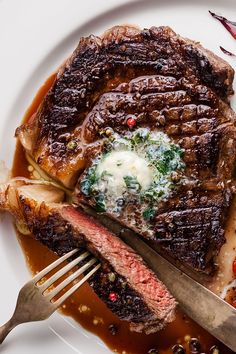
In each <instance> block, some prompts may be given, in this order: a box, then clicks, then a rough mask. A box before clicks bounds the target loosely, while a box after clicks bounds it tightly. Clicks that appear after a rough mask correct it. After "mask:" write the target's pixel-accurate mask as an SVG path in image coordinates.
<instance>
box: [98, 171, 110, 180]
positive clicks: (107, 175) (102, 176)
mask: <svg viewBox="0 0 236 354" xmlns="http://www.w3.org/2000/svg"><path fill="white" fill-rule="evenodd" d="M109 176H110V177H111V176H112V174H111V173H109V172H107V171H103V172H102V174H101V176H100V178H101V179H104V178H105V177H109Z"/></svg>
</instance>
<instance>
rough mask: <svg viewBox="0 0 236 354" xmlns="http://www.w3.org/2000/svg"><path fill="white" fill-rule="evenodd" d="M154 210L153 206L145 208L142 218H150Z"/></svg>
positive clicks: (153, 214)
mask: <svg viewBox="0 0 236 354" xmlns="http://www.w3.org/2000/svg"><path fill="white" fill-rule="evenodd" d="M155 213H156V212H155V210H154V209H153V208H146V209H145V210H144V212H143V218H144V219H145V220H151V219H153V217H154V216H155Z"/></svg>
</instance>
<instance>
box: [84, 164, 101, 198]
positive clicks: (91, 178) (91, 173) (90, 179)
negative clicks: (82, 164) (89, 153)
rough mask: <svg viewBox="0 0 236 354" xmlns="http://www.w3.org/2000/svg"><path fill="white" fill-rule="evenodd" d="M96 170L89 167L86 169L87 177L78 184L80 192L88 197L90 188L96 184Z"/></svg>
mask: <svg viewBox="0 0 236 354" xmlns="http://www.w3.org/2000/svg"><path fill="white" fill-rule="evenodd" d="M97 179H98V177H97V174H96V168H95V167H90V168H89V169H88V173H87V175H86V176H85V177H84V178H83V179H82V181H81V182H80V190H81V192H82V193H84V194H85V195H87V196H89V195H90V194H91V189H92V186H93V185H94V184H95V183H96V182H97Z"/></svg>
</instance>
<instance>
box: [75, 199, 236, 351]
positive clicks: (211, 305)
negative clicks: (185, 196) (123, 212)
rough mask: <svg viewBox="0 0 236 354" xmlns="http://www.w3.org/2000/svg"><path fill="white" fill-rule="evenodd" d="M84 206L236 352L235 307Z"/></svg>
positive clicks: (188, 311)
mask: <svg viewBox="0 0 236 354" xmlns="http://www.w3.org/2000/svg"><path fill="white" fill-rule="evenodd" d="M81 207H82V208H83V209H85V210H86V212H87V213H89V214H91V215H92V216H93V217H95V218H96V219H98V220H99V221H100V222H101V223H102V224H103V225H104V226H105V227H107V228H108V229H109V230H110V231H112V232H113V233H114V234H116V235H118V236H119V237H120V238H121V239H122V240H123V241H124V242H125V243H127V244H128V245H129V246H130V247H131V248H132V249H133V250H135V251H136V252H137V253H138V254H139V255H140V256H141V257H142V258H143V259H144V260H145V262H146V263H147V264H148V266H149V267H150V268H151V269H152V270H153V271H154V273H155V274H156V275H157V277H158V279H160V280H161V281H162V282H163V283H164V284H165V285H166V287H167V288H168V290H169V291H170V292H171V294H172V295H173V296H174V297H175V299H176V300H177V301H178V303H179V306H180V307H181V309H182V310H183V311H184V312H185V313H186V315H188V316H189V317H190V318H192V319H193V320H194V321H195V322H197V323H198V324H199V325H200V326H201V327H203V328H204V329H206V330H207V331H208V332H209V333H211V334H212V335H213V336H214V337H215V338H217V339H219V340H220V341H221V342H222V343H224V344H225V345H226V346H227V347H229V348H230V349H231V350H233V351H234V352H236V309H235V308H234V307H233V306H231V305H229V304H228V303H227V302H225V301H224V300H222V299H221V298H220V297H219V296H217V295H215V294H214V293H213V292H211V291H210V290H208V289H207V288H206V287H204V286H203V285H201V284H200V283H198V282H197V281H196V280H194V279H192V278H191V277H190V276H189V275H187V274H186V273H184V272H183V271H182V270H180V269H178V268H176V267H175V266H174V265H173V264H172V263H170V262H169V261H168V260H167V259H165V258H164V257H162V256H161V255H160V254H159V253H157V252H156V251H155V250H154V249H153V248H151V247H150V246H149V245H148V244H147V243H146V242H145V241H143V240H142V239H141V238H140V237H139V236H138V234H136V233H135V232H134V231H132V230H130V229H127V228H122V226H121V224H119V223H118V222H117V221H115V220H113V219H110V218H109V217H107V216H106V215H104V214H100V215H99V214H97V213H95V212H94V210H93V209H91V208H90V207H88V206H85V205H81Z"/></svg>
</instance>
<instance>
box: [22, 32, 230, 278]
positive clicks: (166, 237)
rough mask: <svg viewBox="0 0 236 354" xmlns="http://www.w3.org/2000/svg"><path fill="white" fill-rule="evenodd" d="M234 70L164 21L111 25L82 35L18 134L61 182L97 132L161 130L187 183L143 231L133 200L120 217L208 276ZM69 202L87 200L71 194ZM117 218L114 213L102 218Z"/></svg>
mask: <svg viewBox="0 0 236 354" xmlns="http://www.w3.org/2000/svg"><path fill="white" fill-rule="evenodd" d="M233 75H234V72H233V69H232V68H231V67H230V66H229V65H228V64H227V63H226V62H225V61H223V60H222V59H220V58H218V57H216V56H215V55H214V54H213V53H211V52H209V51H207V50H205V49H204V48H202V47H201V46H200V45H199V44H197V43H195V42H193V41H190V40H188V39H184V38H181V37H180V36H178V35H176V34H175V33H174V32H173V31H172V30H171V29H170V28H168V27H159V28H156V27H152V28H151V29H148V30H143V31H141V30H139V29H136V28H134V27H125V26H124V27H114V28H113V29H111V30H110V31H107V32H106V33H105V34H104V35H103V37H101V38H98V37H94V36H90V37H88V38H83V39H82V40H81V41H80V43H79V46H78V48H77V49H76V50H75V52H74V53H73V55H72V57H71V58H70V59H69V60H68V61H67V63H66V65H65V66H64V67H62V68H61V70H60V71H59V73H58V76H57V79H56V81H55V83H54V85H53V87H52V88H51V90H50V91H49V93H48V94H47V95H46V97H45V99H44V101H43V103H42V104H41V107H40V108H39V110H38V112H37V113H36V115H35V117H34V119H32V120H31V122H30V123H29V124H25V125H23V126H22V127H20V128H19V129H18V130H17V135H18V136H19V137H20V139H21V142H22V144H23V145H24V147H25V148H26V150H27V151H28V153H30V154H31V155H32V157H33V158H34V159H35V161H36V162H37V163H38V164H39V165H40V166H41V167H42V168H43V169H44V170H45V171H46V172H47V173H48V174H49V175H51V176H52V177H53V178H56V179H58V180H60V181H61V182H63V183H64V184H65V185H66V186H69V187H74V184H75V181H76V179H77V177H78V175H80V174H81V173H82V172H83V170H84V168H85V167H87V166H89V164H90V162H91V160H92V159H93V158H94V157H96V156H97V154H99V152H100V151H101V150H102V149H103V143H104V139H105V138H106V130H107V128H108V127H109V128H110V129H112V130H113V131H115V132H117V133H119V134H121V135H124V134H127V132H128V130H129V128H128V127H127V119H128V117H133V118H135V121H136V127H137V128H140V127H148V128H150V129H151V130H158V131H162V132H164V133H166V134H167V135H168V136H169V137H170V138H171V139H172V140H173V141H174V142H175V143H177V144H179V145H180V147H181V148H183V149H184V158H183V159H184V162H185V164H186V168H185V170H184V174H185V176H186V183H185V185H184V186H182V188H181V189H178V190H177V192H176V194H175V195H173V196H172V197H171V198H170V199H169V200H168V201H166V202H162V203H160V205H158V208H159V209H158V213H157V215H156V217H155V218H154V220H152V221H150V229H149V230H148V233H146V232H143V227H142V226H143V225H142V222H141V221H140V220H141V216H140V208H139V205H137V204H135V203H131V204H130V205H127V207H126V208H125V210H124V211H123V212H122V215H120V217H119V218H118V219H119V221H120V222H121V223H123V224H125V225H126V226H129V227H131V228H133V229H134V230H135V231H137V232H139V233H140V234H142V235H143V236H144V237H147V238H151V239H153V240H155V241H156V242H157V244H159V245H160V246H161V247H162V248H163V249H164V250H165V251H166V252H168V253H169V254H170V255H171V256H173V257H175V258H177V259H178V260H180V261H182V262H185V263H186V264H188V265H189V266H190V267H192V268H194V269H196V270H200V271H207V272H210V271H211V270H212V269H213V267H212V266H213V256H214V255H216V254H217V253H218V252H219V249H220V247H221V246H222V244H223V243H224V242H225V238H224V225H225V220H226V215H227V209H228V206H229V203H230V200H231V195H232V192H231V187H232V179H233V169H234V165H235V156H236V130H235V125H234V124H235V115H234V113H233V111H232V110H231V108H230V107H229V105H228V104H227V103H226V102H227V99H228V96H229V95H230V94H232V92H233V90H232V80H233ZM76 197H77V201H80V202H85V203H90V204H91V200H90V199H89V198H86V197H85V196H84V195H82V194H81V193H80V185H79V184H78V188H77V191H76ZM111 216H112V217H117V216H116V215H111Z"/></svg>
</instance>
